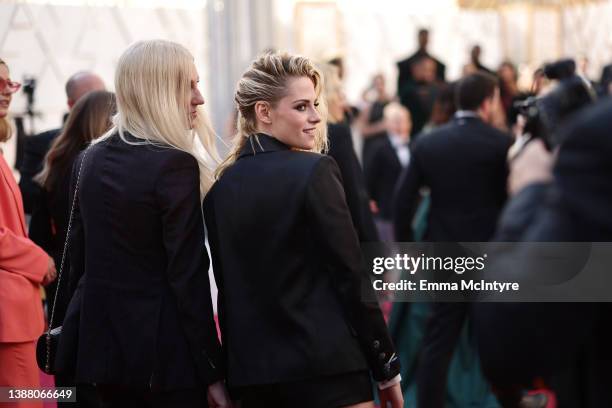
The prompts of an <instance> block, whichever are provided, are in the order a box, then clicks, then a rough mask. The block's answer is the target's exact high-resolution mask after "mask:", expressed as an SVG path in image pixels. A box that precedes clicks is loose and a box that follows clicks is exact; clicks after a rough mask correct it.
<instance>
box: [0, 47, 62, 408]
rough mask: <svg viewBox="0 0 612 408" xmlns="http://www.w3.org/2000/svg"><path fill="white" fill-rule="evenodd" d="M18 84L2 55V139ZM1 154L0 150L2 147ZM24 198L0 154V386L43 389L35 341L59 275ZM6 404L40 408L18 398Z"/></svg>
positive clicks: (7, 131) (8, 130)
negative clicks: (46, 291) (46, 295)
mask: <svg viewBox="0 0 612 408" xmlns="http://www.w3.org/2000/svg"><path fill="white" fill-rule="evenodd" d="M19 87H20V84H19V83H17V82H13V81H11V80H10V77H9V69H8V66H7V65H6V63H5V62H4V61H3V60H1V59H0V142H3V141H6V140H8V138H9V137H10V136H11V133H12V131H11V126H10V122H9V121H8V120H7V115H8V109H9V105H10V103H11V98H12V95H13V94H14V93H15V92H17V91H18V90H19ZM0 152H1V150H0ZM26 231H27V230H26V224H25V216H24V212H23V200H22V198H21V193H20V191H19V187H18V185H17V182H16V181H15V178H14V176H13V171H12V169H11V168H10V166H9V165H8V164H7V162H6V160H5V159H4V156H3V155H2V154H0V387H14V388H37V387H40V377H39V370H38V366H37V365H36V340H37V339H38V336H40V335H41V334H42V333H43V330H44V317H43V309H42V302H41V297H40V285H46V284H47V283H49V282H51V281H53V280H54V279H55V277H56V270H55V264H54V262H53V259H52V258H50V257H49V255H47V254H46V253H45V251H43V250H42V249H41V248H40V247H38V246H37V245H36V244H34V243H33V242H32V241H31V240H30V239H29V238H28V235H27V233H26ZM2 406H3V407H42V402H41V403H33V402H15V403H8V404H5V405H2Z"/></svg>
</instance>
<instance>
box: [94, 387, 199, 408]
mask: <svg viewBox="0 0 612 408" xmlns="http://www.w3.org/2000/svg"><path fill="white" fill-rule="evenodd" d="M96 388H97V390H98V393H99V394H100V399H101V401H102V408H134V407H138V408H208V401H207V398H206V389H205V388H202V389H195V388H189V389H184V390H173V391H163V392H158V391H151V390H143V389H138V388H126V387H121V386H115V385H101V384H98V385H97V387H96Z"/></svg>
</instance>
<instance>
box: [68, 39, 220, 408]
mask: <svg viewBox="0 0 612 408" xmlns="http://www.w3.org/2000/svg"><path fill="white" fill-rule="evenodd" d="M198 82H199V78H198V73H197V70H196V67H195V65H194V60H193V56H192V55H191V54H190V53H189V51H187V49H185V48H184V47H183V46H181V45H179V44H176V43H172V42H169V41H162V40H156V41H142V42H138V43H135V44H133V45H131V46H130V47H129V48H128V49H127V50H126V51H125V52H124V53H123V55H122V56H121V58H120V59H119V63H118V65H117V70H116V73H115V90H116V101H117V114H116V115H115V116H114V118H113V123H114V126H113V127H112V128H111V129H110V130H109V131H108V132H107V133H106V134H105V135H104V136H102V137H101V138H99V139H96V141H95V142H94V143H93V144H92V145H91V146H90V147H88V148H87V149H86V150H84V151H83V152H82V153H81V154H80V155H79V157H78V158H77V160H76V161H75V164H74V167H73V171H72V180H73V183H72V184H73V186H72V187H71V194H73V192H74V191H75V184H76V182H78V188H79V189H78V194H77V199H76V207H75V212H74V218H73V221H72V230H71V231H69V237H70V247H69V248H70V263H71V270H70V280H71V281H76V282H78V287H77V289H76V292H75V294H74V296H73V297H72V299H71V301H70V304H69V306H68V310H67V312H66V317H65V319H64V324H63V332H62V336H61V339H60V344H59V350H58V371H60V372H70V371H72V372H73V374H74V375H75V380H76V381H77V383H94V384H96V388H97V389H98V391H99V393H100V397H101V399H102V400H103V404H105V405H104V406H105V407H107V406H108V407H202V406H208V405H207V400H208V403H209V404H210V406H212V407H226V406H228V404H229V400H228V398H226V396H225V393H224V386H223V383H222V379H223V377H224V372H223V369H222V360H221V349H220V345H219V342H218V339H217V331H216V327H215V322H214V319H213V308H212V302H211V295H210V287H209V280H208V273H207V272H208V266H209V259H208V256H207V252H206V248H205V245H204V223H203V220H202V212H201V199H202V196H203V195H204V194H206V191H207V190H208V188H209V187H210V184H211V183H212V177H213V174H212V170H211V167H209V166H210V163H211V162H212V161H213V159H214V158H215V157H216V153H215V149H214V135H213V133H212V131H210V127H209V126H208V125H207V123H208V122H207V120H206V117H205V115H204V112H203V111H201V110H200V109H199V107H200V105H202V104H203V103H204V99H203V98H202V95H201V94H200V91H199V90H198ZM202 147H203V148H202ZM79 174H80V176H79ZM71 202H72V201H71ZM207 391H208V398H207Z"/></svg>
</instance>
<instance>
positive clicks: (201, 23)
mask: <svg viewBox="0 0 612 408" xmlns="http://www.w3.org/2000/svg"><path fill="white" fill-rule="evenodd" d="M423 27H424V28H428V29H429V30H430V45H429V50H430V52H431V54H432V55H435V56H436V58H438V59H440V60H441V61H443V62H444V63H445V64H446V77H447V79H449V80H453V79H457V78H459V77H460V76H461V73H462V67H463V66H464V64H465V63H466V60H467V58H468V55H469V52H470V49H471V47H472V46H473V45H474V44H479V45H480V46H481V47H482V56H481V61H482V63H483V64H484V65H485V66H489V67H492V68H496V67H497V66H499V64H500V62H502V61H503V60H506V59H507V60H510V61H512V62H513V63H515V64H516V65H517V66H518V68H519V73H521V74H523V76H525V77H529V76H530V75H531V73H532V72H533V69H534V68H535V67H537V66H539V65H540V64H541V63H543V62H545V61H552V60H555V59H557V58H559V57H563V56H573V57H579V59H580V61H579V65H582V67H583V69H584V70H585V73H586V75H587V76H588V77H590V78H597V79H598V78H599V76H600V72H601V69H602V67H603V66H604V65H606V64H609V63H610V62H612V35H610V33H611V32H612V1H611V0H591V1H587V0H533V1H526V0H523V1H519V0H428V1H418V2H417V1H396V0H376V1H372V0H336V1H321V0H319V1H298V0H173V1H164V0H54V1H1V2H0V55H1V56H2V58H4V59H5V60H6V61H8V62H9V64H10V66H11V71H12V72H11V74H12V77H13V78H14V79H15V80H18V81H21V82H25V81H26V80H27V79H28V78H33V79H35V80H36V89H35V93H34V98H35V99H34V103H33V105H31V108H32V109H31V113H32V114H33V116H31V117H27V116H26V118H25V123H26V126H27V131H28V133H35V132H39V131H42V130H45V129H48V128H53V127H57V126H58V125H59V124H60V121H61V118H62V115H63V114H64V113H65V111H66V106H65V98H64V97H63V92H64V90H63V86H64V83H65V82H66V79H67V78H68V77H69V76H70V75H71V74H72V73H74V72H76V71H79V70H92V71H95V72H97V73H99V74H100V75H101V76H102V77H103V78H104V80H105V81H106V83H107V86H109V87H110V88H111V89H112V85H113V72H114V67H115V64H116V62H117V59H118V57H119V55H120V54H121V52H122V51H123V50H124V49H125V48H126V47H127V45H128V44H130V43H131V42H133V41H136V40H139V39H147V38H166V39H170V40H174V41H177V42H180V43H182V44H184V45H186V46H187V47H188V48H189V49H190V50H191V51H192V53H193V54H194V56H195V59H196V64H197V66H198V67H199V71H200V76H201V85H202V91H203V93H204V96H205V98H206V102H207V107H208V109H209V112H210V114H211V116H212V119H213V122H214V125H215V128H216V129H217V131H218V132H219V133H225V132H224V129H225V126H226V124H227V121H228V118H230V117H231V112H232V94H233V91H234V85H235V81H236V79H237V78H238V77H239V75H240V74H241V72H242V71H243V70H244V69H245V67H246V66H247V64H248V63H249V61H250V60H251V59H252V58H253V57H254V56H255V55H256V54H258V53H259V52H261V51H263V50H265V49H269V48H280V49H286V50H288V51H292V52H300V53H304V54H307V55H309V56H311V57H314V58H316V59H332V58H334V57H338V56H341V57H342V58H343V60H344V65H345V71H346V72H345V75H344V83H345V90H346V93H347V97H348V100H349V102H352V103H358V101H359V100H360V98H361V95H362V91H363V90H364V89H366V88H367V87H368V85H369V83H370V80H371V78H372V76H373V75H374V74H375V73H379V72H380V73H383V74H384V75H385V77H386V78H387V82H386V83H387V86H389V87H391V86H393V84H395V83H396V81H395V79H396V77H397V68H396V65H395V63H396V62H397V61H398V60H400V59H402V58H405V57H406V56H408V55H410V54H411V53H412V52H413V51H414V50H415V49H416V42H417V39H416V31H417V30H418V29H419V28H423ZM389 92H390V93H391V94H393V93H394V92H395V89H389ZM27 108H28V104H27V98H26V94H25V93H24V92H20V93H19V94H18V95H16V100H15V103H13V105H12V109H13V114H14V115H26V111H27Z"/></svg>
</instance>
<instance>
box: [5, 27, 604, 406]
mask: <svg viewBox="0 0 612 408" xmlns="http://www.w3.org/2000/svg"><path fill="white" fill-rule="evenodd" d="M429 35H430V33H429V31H428V30H427V29H421V30H419V31H418V33H417V38H418V49H417V50H416V51H415V52H414V54H412V55H410V56H409V57H407V58H406V59H403V60H401V61H399V62H398V63H397V71H398V77H397V84H396V85H395V87H394V88H395V89H394V91H393V92H390V91H389V90H390V86H389V84H388V83H387V80H386V78H385V77H384V76H383V75H382V74H376V75H375V76H374V77H373V78H372V81H371V84H369V85H368V86H367V87H366V89H364V91H363V93H362V100H360V101H358V102H356V103H354V104H351V103H349V101H347V100H346V98H345V96H344V92H343V85H342V78H343V74H344V72H345V70H356V69H358V67H352V66H345V63H344V61H343V60H342V59H341V58H335V59H333V60H331V61H325V62H320V63H319V64H318V69H319V71H320V72H321V73H322V75H323V78H324V86H323V89H322V96H323V99H324V102H325V105H326V108H327V133H328V144H329V146H328V147H329V150H328V152H327V154H329V156H331V157H333V158H334V159H335V161H336V163H337V165H338V167H339V171H340V173H341V177H342V182H343V188H344V193H345V197H346V203H347V205H348V208H349V210H350V216H351V219H352V222H353V225H354V228H355V232H356V234H357V236H358V239H359V241H360V242H361V243H367V242H377V241H386V242H394V241H395V242H398V241H401V242H416V241H428V242H470V241H472V242H485V241H492V240H497V241H524V242H530V241H569V242H572V241H610V240H611V238H612V223H610V215H609V214H610V212H609V209H610V208H612V191H610V185H611V184H610V182H609V180H610V178H609V177H610V176H612V168H611V167H610V163H612V150H611V149H612V139H611V136H610V134H609V130H608V129H610V127H611V126H612V104H611V103H610V100H609V99H608V98H607V96H608V95H610V94H611V93H612V64H610V65H607V66H606V67H604V68H603V72H602V75H601V78H600V79H599V80H598V81H593V80H592V79H590V78H586V77H584V75H583V73H584V67H582V68H581V66H580V65H581V64H580V63H576V62H575V61H573V60H565V61H560V62H555V64H549V65H546V66H542V67H541V68H539V69H537V70H536V71H535V72H533V75H532V81H531V83H532V84H531V87H530V88H529V89H522V88H521V87H520V86H519V81H518V72H517V68H516V66H515V64H513V63H512V62H511V61H502V62H501V63H500V64H499V66H498V67H497V68H496V69H494V68H492V67H486V66H485V65H483V63H482V62H481V54H482V53H483V52H484V51H485V50H483V49H482V48H481V47H480V46H479V45H474V46H473V48H472V49H471V51H470V54H469V56H468V58H467V62H466V64H465V65H464V67H463V74H462V77H461V78H460V79H458V80H457V81H454V82H448V81H447V80H446V73H445V65H444V63H443V62H442V61H440V60H439V59H437V58H436V57H435V56H433V55H431V54H430V52H429V51H428V43H429ZM580 62H582V63H584V61H580ZM0 74H1V76H0V88H1V89H0V92H1V98H2V99H1V100H0V117H1V118H2V122H1V124H2V129H0V134H1V136H2V140H0V141H2V142H7V141H8V139H9V136H11V135H13V136H14V138H13V143H12V144H10V145H9V144H2V145H0V147H2V148H3V150H4V156H5V159H6V162H7V164H6V165H4V164H3V168H2V172H3V175H4V177H5V178H6V180H9V175H10V177H16V179H14V180H13V179H12V180H13V181H7V183H6V185H4V184H3V187H2V188H3V190H2V191H0V193H2V194H3V195H2V197H0V199H1V200H2V208H1V210H0V249H1V250H2V254H1V255H0V262H2V263H1V264H0V272H3V273H0V361H1V362H2V368H0V384H12V383H14V381H15V377H14V376H15V375H16V374H15V373H17V372H19V373H21V374H19V375H23V376H26V377H27V376H29V377H28V378H25V377H24V378H23V383H27V384H30V385H32V386H36V385H40V382H39V379H38V376H39V373H38V370H37V368H36V363H35V361H34V355H35V351H34V349H35V343H36V339H37V338H38V336H39V335H40V334H41V333H42V331H43V327H44V326H45V325H49V324H51V325H52V327H55V326H61V325H62V321H63V320H64V316H65V314H66V309H67V308H68V303H69V300H70V297H71V295H72V294H73V293H74V292H75V290H76V287H77V286H78V277H77V278H74V277H70V276H69V277H68V278H65V279H68V281H67V283H66V284H64V285H63V286H62V287H61V288H60V289H59V291H58V292H57V296H56V286H55V285H56V282H57V280H56V278H57V273H58V271H61V265H62V264H63V263H64V259H63V251H62V250H63V248H64V243H65V241H66V236H67V232H68V229H69V224H70V222H69V217H68V214H70V208H71V201H70V185H71V184H70V180H71V174H72V172H73V163H74V162H75V160H77V157H78V155H79V154H80V153H81V151H83V149H85V148H86V147H87V146H88V145H89V144H90V143H91V142H92V141H93V140H94V139H96V138H98V137H100V136H101V135H103V134H104V133H105V132H107V131H108V130H109V129H110V128H111V126H112V122H111V117H112V116H113V115H114V114H115V113H116V111H117V107H116V100H115V95H114V94H113V93H110V92H107V91H106V90H105V84H104V83H103V81H102V80H101V79H100V78H99V77H98V76H97V75H96V74H95V73H92V72H77V73H75V74H74V75H72V76H71V77H70V79H69V80H68V82H67V83H66V87H65V91H66V102H67V107H68V110H69V114H68V115H67V118H66V120H65V122H64V123H63V125H62V127H61V128H58V129H54V130H50V131H46V132H43V133H40V134H37V135H27V136H26V135H25V134H24V133H23V127H22V126H19V125H18V124H15V123H14V121H11V120H10V119H9V117H8V108H9V104H10V102H11V98H12V95H14V93H15V92H18V91H19V88H20V84H19V83H17V82H14V81H12V80H11V79H10V72H9V70H8V65H7V63H6V62H4V61H0ZM239 124H240V123H239V121H238V123H237V121H236V118H232V125H233V131H232V133H234V131H235V130H236V128H235V126H239ZM15 142H16V143H15ZM3 163H4V161H3ZM15 180H18V184H17V183H16V181H15ZM17 189H19V195H20V196H22V197H23V203H21V202H20V201H18V200H15V202H13V199H11V198H10V197H13V196H16V190H17ZM9 204H10V205H9ZM255 211H256V210H255ZM23 214H27V219H26V218H24V216H23ZM3 241H4V242H3ZM9 241H10V242H11V243H10V244H9V243H8V242H9ZM26 252H27V253H28V254H29V255H28V256H27V257H26V258H25V259H24V260H21V261H20V262H21V263H20V264H15V263H14V262H13V260H14V259H15V254H16V253H26ZM11 262H13V263H11ZM32 265H36V268H33V267H32ZM20 270H26V272H23V273H25V274H26V275H28V276H29V278H28V282H29V283H28V284H27V285H25V284H23V282H21V281H19V282H18V281H17V280H16V279H14V276H13V275H12V274H11V273H4V272H7V271H10V272H13V271H20ZM32 271H35V272H32ZM30 275H32V276H30ZM41 288H44V291H42V293H43V299H44V304H45V305H46V308H45V313H46V315H45V316H43V315H42V311H41V310H40V308H37V307H33V306H32V299H35V301H38V299H39V298H40V296H41ZM389 300H391V301H392V299H387V301H389ZM34 303H35V302H34ZM385 307H386V308H387V309H386V310H387V313H388V318H389V327H390V331H391V335H392V337H393V340H394V342H395V344H396V348H397V352H398V354H399V356H400V358H401V364H402V369H401V370H402V371H401V377H402V390H403V392H404V395H405V406H406V407H422V408H430V407H431V408H437V407H440V408H442V407H497V406H504V407H506V406H507V407H546V408H551V407H559V408H563V407H605V406H612V396H611V395H610V392H609V390H608V387H607V384H609V381H611V380H612V375H611V373H612V371H610V369H609V368H610V366H611V364H612V355H611V354H610V341H612V333H610V327H612V325H610V324H609V323H610V317H609V316H610V312H612V310H610V307H609V306H607V305H604V304H595V303H592V304H591V303H587V304H580V305H568V304H518V305H513V306H510V305H506V304H493V305H486V306H485V305H477V304H476V305H472V304H469V303H461V304H459V303H432V304H427V305H425V304H405V303H395V304H387V305H383V308H385ZM52 310H53V314H54V320H53V322H52V323H51V322H50V321H49V319H50V317H51V311H52ZM16 316H19V319H17V318H16ZM24 356H25V357H24ZM24 359H25V361H26V363H25V364H26V365H28V366H29V367H31V368H32V367H33V369H32V370H25V371H23V370H22V371H18V370H15V371H13V370H11V369H9V368H8V367H11V366H17V365H19V364H22V363H21V361H24ZM73 383H74V379H73V377H71V376H66V377H63V376H62V375H58V376H56V378H55V384H56V385H58V386H60V385H72V384H73ZM79 393H80V394H79V395H80V398H81V400H80V402H79V403H80V404H82V406H97V405H96V404H98V401H97V396H96V392H95V390H94V389H93V387H92V386H87V385H83V386H80V388H79Z"/></svg>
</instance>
